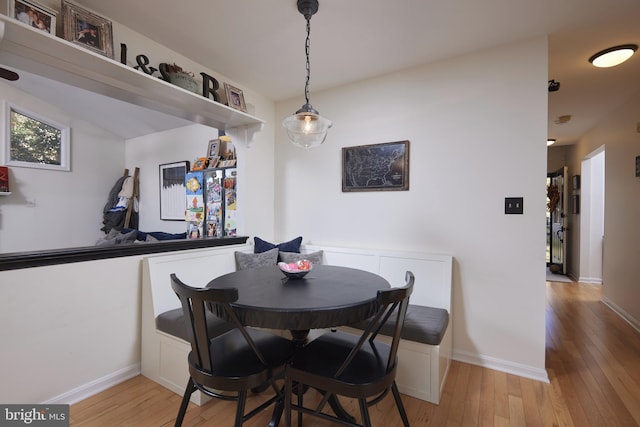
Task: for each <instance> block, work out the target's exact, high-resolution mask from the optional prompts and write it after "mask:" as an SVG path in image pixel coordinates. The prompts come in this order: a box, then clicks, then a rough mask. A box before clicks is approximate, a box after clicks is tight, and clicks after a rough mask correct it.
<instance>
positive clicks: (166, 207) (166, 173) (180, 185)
mask: <svg viewBox="0 0 640 427" xmlns="http://www.w3.org/2000/svg"><path fill="white" fill-rule="evenodd" d="M187 172H189V162H188V161H187V160H183V161H179V162H173V163H165V164H162V165H160V166H159V176H158V177H159V181H158V182H159V191H160V197H159V198H160V219H161V220H163V221H184V220H185V210H186V208H187V187H186V185H185V177H186V176H187Z"/></svg>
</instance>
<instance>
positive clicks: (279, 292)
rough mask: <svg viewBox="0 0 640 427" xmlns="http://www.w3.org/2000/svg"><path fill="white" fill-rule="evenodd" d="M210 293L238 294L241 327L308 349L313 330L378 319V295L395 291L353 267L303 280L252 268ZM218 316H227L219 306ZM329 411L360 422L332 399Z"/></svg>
mask: <svg viewBox="0 0 640 427" xmlns="http://www.w3.org/2000/svg"><path fill="white" fill-rule="evenodd" d="M206 287H207V288H237V289H238V299H237V300H236V301H234V302H232V303H230V304H231V307H232V308H233V312H234V313H235V314H236V315H237V316H238V318H239V320H240V323H242V324H243V325H245V326H255V327H260V328H269V329H285V330H289V332H290V333H291V337H292V340H293V342H295V343H296V344H297V345H298V346H303V345H305V343H306V342H307V336H308V334H309V330H310V329H322V328H332V327H336V326H342V325H350V324H354V323H357V322H360V321H362V320H365V319H368V318H369V317H371V316H373V315H374V314H375V313H376V311H377V309H378V307H377V302H376V298H377V291H378V290H382V289H388V288H390V287H391V286H390V284H389V282H388V281H387V280H386V279H384V278H383V277H380V276H378V275H377V274H373V273H369V272H367V271H363V270H358V269H355V268H349V267H338V266H329V265H314V266H313V268H312V269H311V271H310V272H309V273H308V274H307V275H306V276H304V277H303V278H299V279H292V278H288V277H285V275H284V273H283V272H282V271H281V270H280V268H278V266H275V265H274V266H268V267H258V268H248V269H245V270H239V271H235V272H233V273H229V274H225V275H223V276H219V277H217V278H215V279H213V280H212V281H211V282H209V283H208V284H207V285H206ZM211 308H212V310H213V311H214V313H215V315H216V316H218V317H220V318H223V319H226V318H228V317H227V316H228V315H227V313H225V312H224V310H222V309H221V308H220V307H217V306H215V305H213V306H212V307H211ZM328 402H329V405H330V406H331V408H332V409H333V411H334V412H335V414H336V415H337V416H338V417H341V418H343V419H344V420H346V421H348V422H351V423H353V422H355V418H353V416H351V415H350V414H349V413H347V412H346V411H345V409H344V408H343V407H342V405H341V404H340V401H339V400H338V399H337V398H336V397H335V395H332V396H330V397H329V401H328ZM281 412H282V408H281V407H278V406H276V408H275V409H274V415H273V417H272V419H271V422H270V423H269V425H270V426H275V425H277V424H278V421H279V419H280V414H281Z"/></svg>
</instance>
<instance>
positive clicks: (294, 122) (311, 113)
mask: <svg viewBox="0 0 640 427" xmlns="http://www.w3.org/2000/svg"><path fill="white" fill-rule="evenodd" d="M317 11H318V0H298V12H300V13H301V14H302V15H303V16H304V18H305V19H306V21H307V40H306V42H305V55H306V57H307V79H306V81H305V84H304V98H305V104H304V105H303V106H302V107H301V108H300V109H299V110H298V111H296V112H295V114H293V115H291V116H289V117H287V118H285V119H284V120H283V121H282V126H284V127H285V129H286V130H287V137H288V138H289V140H290V141H291V142H292V143H293V144H294V145H297V146H298V147H303V148H312V147H317V146H319V145H320V144H322V143H323V142H324V140H325V139H326V138H327V131H328V130H329V128H330V127H331V125H332V123H331V120H328V119H326V118H324V117H322V116H321V115H320V113H318V111H317V110H316V109H315V108H313V106H312V105H311V104H310V103H309V79H310V76H311V65H310V62H309V34H310V33H311V17H312V16H313V15H314V14H315V13H316V12H317Z"/></svg>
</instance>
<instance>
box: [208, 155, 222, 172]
mask: <svg viewBox="0 0 640 427" xmlns="http://www.w3.org/2000/svg"><path fill="white" fill-rule="evenodd" d="M219 161H220V156H214V157H209V169H213V168H217V167H218V162H219Z"/></svg>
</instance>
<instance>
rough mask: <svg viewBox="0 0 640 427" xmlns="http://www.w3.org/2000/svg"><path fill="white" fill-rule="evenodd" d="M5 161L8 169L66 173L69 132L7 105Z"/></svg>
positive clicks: (68, 167) (62, 127) (48, 121)
mask: <svg viewBox="0 0 640 427" xmlns="http://www.w3.org/2000/svg"><path fill="white" fill-rule="evenodd" d="M6 111H7V122H6V129H7V136H6V139H5V141H6V144H5V159H6V164H7V165H9V166H18V167H26V168H38V169H50V170H62V171H69V170H70V165H69V128H68V127H65V126H62V125H60V124H57V123H55V122H53V121H52V120H49V119H46V118H44V117H41V116H39V115H37V114H33V113H30V112H27V111H25V110H22V109H21V108H17V107H15V106H12V105H7V108H6Z"/></svg>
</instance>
